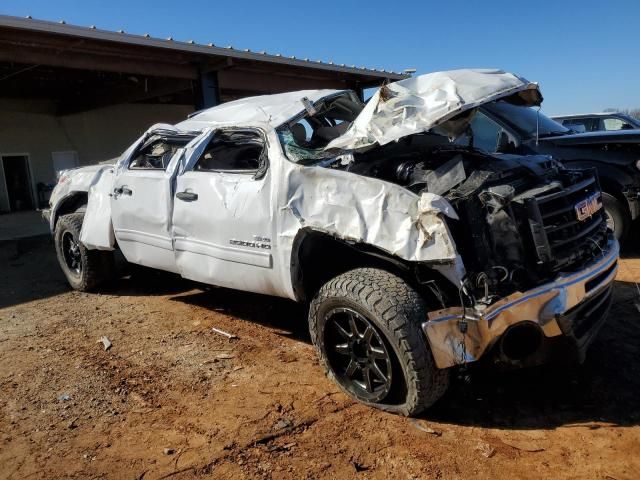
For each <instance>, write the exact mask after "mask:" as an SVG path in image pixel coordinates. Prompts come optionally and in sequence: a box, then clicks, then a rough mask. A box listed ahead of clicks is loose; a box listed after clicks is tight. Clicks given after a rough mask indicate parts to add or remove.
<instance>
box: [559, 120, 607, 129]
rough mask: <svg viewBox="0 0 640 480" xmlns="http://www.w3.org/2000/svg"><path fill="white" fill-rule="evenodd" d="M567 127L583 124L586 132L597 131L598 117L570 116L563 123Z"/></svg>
mask: <svg viewBox="0 0 640 480" xmlns="http://www.w3.org/2000/svg"><path fill="white" fill-rule="evenodd" d="M562 124H563V125H564V126H565V127H567V128H573V129H575V127H576V126H582V127H583V128H584V131H585V132H595V131H597V130H598V119H597V118H570V119H568V120H565V121H564V122H563V123H562Z"/></svg>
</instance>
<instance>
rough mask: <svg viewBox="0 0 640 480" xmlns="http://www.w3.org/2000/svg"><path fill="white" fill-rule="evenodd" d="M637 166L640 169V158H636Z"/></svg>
mask: <svg viewBox="0 0 640 480" xmlns="http://www.w3.org/2000/svg"><path fill="white" fill-rule="evenodd" d="M636 168H637V169H638V170H640V160H636Z"/></svg>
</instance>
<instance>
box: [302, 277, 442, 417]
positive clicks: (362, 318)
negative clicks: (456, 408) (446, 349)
mask: <svg viewBox="0 0 640 480" xmlns="http://www.w3.org/2000/svg"><path fill="white" fill-rule="evenodd" d="M425 319H426V307H425V304H424V301H423V300H422V298H421V297H420V296H419V295H418V294H417V293H416V292H415V291H414V290H413V289H412V288H411V287H410V286H409V285H407V283H405V282H404V281H403V280H402V279H400V278H399V277H397V276H395V275H393V274H391V273H388V272H386V271H383V270H378V269H373V268H363V269H357V270H352V271H350V272H347V273H344V274H342V275H340V276H338V277H336V278H334V279H332V280H330V281H329V282H328V283H327V284H325V285H324V286H323V287H322V288H321V289H320V291H319V292H318V294H317V295H316V296H315V298H314V299H313V301H312V302H311V306H310V311H309V326H310V332H311V338H312V340H313V343H314V345H315V347H316V349H317V351H318V355H319V357H320V361H321V363H322V364H323V366H324V368H325V370H326V372H327V375H328V376H329V377H330V378H332V379H333V380H334V381H335V382H336V383H337V384H338V386H339V387H340V388H341V389H342V390H343V391H344V392H346V393H347V394H349V395H350V396H352V397H354V398H355V399H357V400H359V401H361V402H363V403H366V404H368V405H372V406H374V407H377V408H380V409H383V410H388V411H392V412H396V413H400V414H403V415H415V414H417V413H419V412H421V411H422V410H424V409H425V408H427V407H429V406H431V405H432V404H433V403H435V402H436V400H438V399H439V398H440V397H441V396H442V395H443V394H444V392H445V391H446V389H447V386H448V382H449V372H448V371H447V370H439V369H437V368H436V366H435V364H434V361H433V357H432V355H431V350H430V349H429V346H428V344H427V341H426V338H425V335H424V333H423V332H422V330H421V328H420V324H421V323H422V322H423V321H424V320H425Z"/></svg>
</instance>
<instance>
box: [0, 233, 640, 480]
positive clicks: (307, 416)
mask: <svg viewBox="0 0 640 480" xmlns="http://www.w3.org/2000/svg"><path fill="white" fill-rule="evenodd" d="M639 280H640V263H639V260H637V259H635V258H629V259H625V260H624V261H623V264H622V269H621V272H620V275H619V278H618V282H617V286H616V292H615V305H614V308H613V311H612V313H611V315H610V318H609V322H608V324H607V325H606V326H605V327H604V329H603V330H602V331H601V333H600V335H599V337H598V339H597V340H596V342H595V343H594V345H593V346H592V348H591V350H590V353H589V356H588V358H587V361H586V363H585V364H584V365H583V366H581V367H576V368H570V369H569V368H557V367H555V368H554V367H548V368H543V369H535V370H525V371H518V372H511V373H502V374H497V373H492V372H490V371H486V370H484V371H483V370H472V371H471V372H470V373H469V375H467V376H465V378H458V379H456V380H454V382H453V385H452V388H451V390H450V392H449V393H448V394H447V396H446V397H445V398H444V399H443V400H442V401H441V402H440V403H439V404H438V405H437V406H436V407H434V408H432V409H431V410H429V411H428V412H427V413H426V414H424V415H423V417H422V418H420V419H417V420H412V419H407V418H403V417H399V416H394V415H391V414H387V413H383V412H380V411H376V410H373V409H371V408H368V407H365V406H362V405H360V404H358V403H355V402H353V401H351V400H350V399H348V398H347V397H345V396H344V395H343V394H342V393H338V391H337V388H336V387H335V386H334V385H333V384H332V383H331V382H330V381H329V380H327V379H326V378H325V376H324V375H323V373H322V371H321V368H320V367H319V365H318V363H317V361H316V358H315V353H314V351H313V348H312V346H311V345H310V344H309V337H308V333H307V332H306V321H305V312H304V310H303V309H301V308H300V307H298V306H296V305H294V304H292V303H290V302H287V301H283V300H278V299H273V298H268V297H263V296H258V295H252V294H247V293H241V292H233V291H229V290H223V289H210V290H207V291H203V290H202V289H200V288H199V287H198V286H197V285H194V284H192V283H190V282H186V281H184V280H181V279H179V278H177V277H174V276H171V275H164V274H157V275H156V274H146V275H135V276H133V277H130V278H124V279H122V280H121V281H120V282H119V283H118V284H117V285H114V286H111V287H108V288H106V289H104V290H103V291H102V293H99V294H83V293H77V292H73V291H70V290H69V288H68V286H67V284H66V282H65V280H64V277H63V275H62V273H61V272H60V271H59V269H58V266H57V264H56V261H55V257H54V255H53V247H52V245H51V244H50V243H49V241H48V240H43V239H42V238H40V239H33V240H29V241H23V242H20V243H19V244H3V245H0V365H1V367H0V477H2V478H13V479H22V478H27V477H28V478H61V477H64V478H138V479H139V478H144V479H159V478H167V477H171V478H176V479H180V478H199V477H208V476H210V477H214V478H273V479H293V478H301V477H304V478H323V477H332V478H470V477H474V478H485V477H494V478H510V479H517V478H531V477H534V478H535V477H537V478H575V479H578V478H580V479H584V478H597V479H609V480H611V479H617V480H622V479H635V478H639V477H640V458H639V457H638V456H637V452H638V450H640V426H639V423H640V399H639V397H640V388H639V387H640V359H639V358H638V353H639V352H640V348H639V344H640V322H639V320H640V315H639V313H638V309H637V307H636V306H635V305H634V302H635V301H637V300H638V298H639V297H638V293H637V292H636V286H635V284H634V283H633V282H635V281H639ZM211 327H217V328H220V329H223V330H225V331H228V332H232V333H233V334H235V335H237V336H238V339H237V340H231V341H230V340H227V339H226V338H224V337H222V336H220V335H218V334H215V333H213V332H212V331H211ZM103 335H105V336H107V337H108V338H109V339H110V340H111V342H113V347H112V348H111V349H109V350H108V351H105V350H104V349H103V346H102V344H100V343H97V341H98V339H99V338H100V337H101V336H103Z"/></svg>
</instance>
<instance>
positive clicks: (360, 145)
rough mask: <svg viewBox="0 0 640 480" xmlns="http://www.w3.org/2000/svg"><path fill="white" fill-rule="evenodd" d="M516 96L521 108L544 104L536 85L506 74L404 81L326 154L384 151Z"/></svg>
mask: <svg viewBox="0 0 640 480" xmlns="http://www.w3.org/2000/svg"><path fill="white" fill-rule="evenodd" d="M515 94H518V103H519V104H520V105H526V106H533V105H539V104H540V103H541V102H542V95H541V94H540V92H539V90H538V85H537V84H535V83H532V82H529V81H528V80H526V79H524V78H522V77H518V76H516V75H514V74H512V73H506V72H504V71H502V70H494V69H477V70H472V69H462V70H451V71H448V72H436V73H429V74H426V75H419V76H417V77H412V78H408V79H406V80H400V81H399V82H395V83H390V84H389V85H384V86H383V87H382V88H380V89H379V90H378V91H377V92H376V93H375V94H374V95H373V97H372V98H371V99H370V100H369V102H368V103H367V105H366V106H365V108H364V109H363V110H362V112H361V113H360V115H358V118H356V120H355V121H354V122H353V124H352V125H351V127H350V128H349V129H348V130H347V131H346V132H345V133H344V134H343V135H342V136H340V137H338V138H336V139H335V140H333V141H331V142H330V143H329V144H328V145H327V147H326V149H328V150H329V149H335V148H341V149H348V150H358V149H365V148H368V147H370V146H372V145H374V144H379V145H385V144H387V143H389V142H392V141H395V140H398V139H400V138H402V137H406V136H408V135H413V134H416V133H421V132H425V131H427V130H430V129H431V128H433V127H435V126H437V125H441V124H442V123H444V122H446V121H447V120H449V119H450V118H452V117H454V116H456V115H458V114H460V113H462V112H464V111H467V110H470V109H472V108H475V107H478V106H480V105H482V104H484V103H487V102H491V101H494V100H498V99H500V98H505V97H510V96H512V95H515ZM469 121H470V118H469ZM463 127H464V125H457V126H456V130H460V131H464V128H463Z"/></svg>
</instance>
